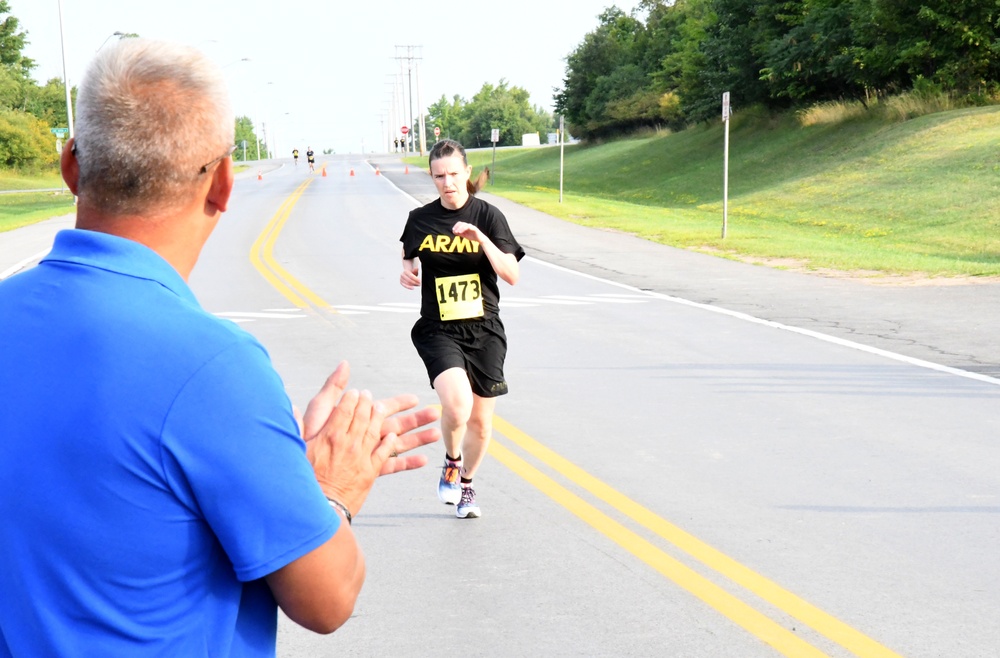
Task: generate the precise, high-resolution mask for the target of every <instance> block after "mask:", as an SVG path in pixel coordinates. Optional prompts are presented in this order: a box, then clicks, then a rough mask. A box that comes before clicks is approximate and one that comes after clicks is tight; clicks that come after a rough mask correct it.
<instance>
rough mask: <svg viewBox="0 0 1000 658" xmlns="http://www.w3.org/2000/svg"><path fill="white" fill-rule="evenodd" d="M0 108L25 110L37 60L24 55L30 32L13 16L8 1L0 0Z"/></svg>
mask: <svg viewBox="0 0 1000 658" xmlns="http://www.w3.org/2000/svg"><path fill="white" fill-rule="evenodd" d="M4 15H6V18H4V19H3V20H2V21H0V107H8V108H20V109H24V105H25V92H26V88H27V87H28V86H30V84H31V70H32V69H33V68H34V67H35V63H34V61H32V60H31V59H28V58H27V57H25V56H24V54H23V50H24V45H25V43H27V40H26V39H27V34H26V33H25V32H22V31H20V30H19V28H20V21H18V19H17V18H16V17H14V16H12V15H10V5H9V4H8V2H7V0H0V17H3V16H4Z"/></svg>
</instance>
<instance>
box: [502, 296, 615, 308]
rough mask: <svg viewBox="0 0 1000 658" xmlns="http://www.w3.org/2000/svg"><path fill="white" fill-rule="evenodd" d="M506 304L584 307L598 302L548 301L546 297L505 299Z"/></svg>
mask: <svg viewBox="0 0 1000 658" xmlns="http://www.w3.org/2000/svg"><path fill="white" fill-rule="evenodd" d="M505 299H506V301H508V302H516V303H520V304H532V305H536V304H556V305H560V306H586V305H588V304H593V303H594V302H596V301H598V300H596V299H595V300H593V301H592V302H575V301H570V300H568V299H549V298H547V297H533V298H532V297H506V298H505Z"/></svg>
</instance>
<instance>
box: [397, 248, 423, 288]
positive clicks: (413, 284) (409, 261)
mask: <svg viewBox="0 0 1000 658" xmlns="http://www.w3.org/2000/svg"><path fill="white" fill-rule="evenodd" d="M399 285H401V286H403V287H404V288H406V289H407V290H413V289H414V288H419V287H420V259H418V258H407V257H406V254H403V273H402V274H400V275H399Z"/></svg>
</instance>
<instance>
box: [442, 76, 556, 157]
mask: <svg viewBox="0 0 1000 658" xmlns="http://www.w3.org/2000/svg"><path fill="white" fill-rule="evenodd" d="M528 99H529V94H528V92H527V91H525V90H524V89H523V88H521V87H508V86H507V81H506V80H500V83H499V84H498V85H497V86H493V85H491V84H489V83H485V84H483V87H482V89H480V90H479V93H477V94H476V95H475V96H473V98H472V100H471V101H469V103H467V104H466V105H465V106H464V108H463V111H462V115H463V116H462V119H463V124H462V133H461V139H460V141H461V142H462V144H463V145H465V146H467V147H470V148H481V147H484V146H489V145H490V144H492V142H491V141H490V137H491V133H492V131H493V129H494V128H496V129H498V130H499V131H500V141H499V142H498V144H499V145H500V146H519V145H520V144H521V136H522V135H524V134H526V133H532V132H542V131H546V132H547V131H548V129H549V128H550V127H551V126H552V117H551V116H549V115H547V114H546V113H544V112H542V111H541V110H539V109H538V108H533V107H531V105H530V104H529V103H528Z"/></svg>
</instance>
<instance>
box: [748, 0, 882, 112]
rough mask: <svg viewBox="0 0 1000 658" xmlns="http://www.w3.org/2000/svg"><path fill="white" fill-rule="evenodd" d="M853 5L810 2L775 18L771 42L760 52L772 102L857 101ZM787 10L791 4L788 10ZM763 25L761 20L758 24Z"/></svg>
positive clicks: (861, 91)
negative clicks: (847, 99) (775, 100)
mask: <svg viewBox="0 0 1000 658" xmlns="http://www.w3.org/2000/svg"><path fill="white" fill-rule="evenodd" d="M852 5H853V3H851V2H845V1H844V0H806V1H805V2H803V3H802V4H801V5H798V6H792V7H791V11H790V13H789V14H777V15H776V16H775V19H774V21H773V23H772V26H771V27H772V29H771V31H770V32H771V34H770V36H769V38H766V39H765V40H762V41H761V42H760V43H759V44H758V45H757V47H756V52H757V53H758V54H759V57H760V60H761V63H762V64H763V68H762V69H761V75H762V78H763V79H764V80H766V81H767V83H768V90H769V95H770V98H771V99H772V100H774V99H781V98H787V99H790V100H793V101H809V102H812V101H821V100H835V99H838V98H845V97H849V98H851V97H853V98H859V97H864V95H865V84H864V82H863V80H861V79H860V78H859V76H858V75H857V73H858V67H857V64H856V62H855V57H854V53H853V52H852V46H853V45H854V44H855V43H856V39H855V32H854V16H853V14H852V9H853V7H852ZM784 6H785V7H786V8H788V4H787V3H786V4H785V5H784ZM761 22H763V21H762V20H761V17H760V15H758V24H760V23H761Z"/></svg>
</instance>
